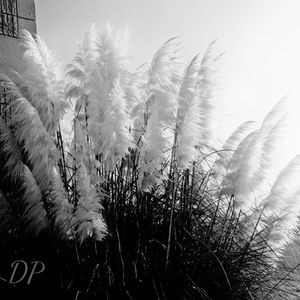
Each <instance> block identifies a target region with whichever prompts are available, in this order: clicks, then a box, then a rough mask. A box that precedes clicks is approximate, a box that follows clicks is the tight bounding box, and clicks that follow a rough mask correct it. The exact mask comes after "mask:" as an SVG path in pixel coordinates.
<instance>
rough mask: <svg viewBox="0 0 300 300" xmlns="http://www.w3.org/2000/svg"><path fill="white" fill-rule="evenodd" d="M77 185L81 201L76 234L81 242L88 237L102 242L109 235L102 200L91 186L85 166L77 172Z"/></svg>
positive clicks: (76, 216)
mask: <svg viewBox="0 0 300 300" xmlns="http://www.w3.org/2000/svg"><path fill="white" fill-rule="evenodd" d="M77 184H78V192H79V200H78V205H77V208H76V212H75V215H74V221H73V226H74V230H75V233H76V235H77V237H78V238H79V240H80V241H81V242H83V241H84V240H85V239H86V238H88V237H94V238H95V239H97V240H101V239H103V238H104V236H105V235H106V233H107V228H106V224H105V222H104V220H103V217H102V213H101V210H102V206H101V204H100V200H101V199H100V197H99V195H97V192H96V190H95V188H94V187H93V186H92V184H91V180H90V177H89V175H88V173H87V170H86V168H85V166H84V164H81V166H80V167H79V169H78V171H77Z"/></svg>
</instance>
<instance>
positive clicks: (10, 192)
mask: <svg viewBox="0 0 300 300" xmlns="http://www.w3.org/2000/svg"><path fill="white" fill-rule="evenodd" d="M24 45H25V48H26V51H25V54H24V59H25V61H26V63H27V70H26V72H25V73H24V74H22V78H23V79H24V83H25V85H27V92H26V89H24V88H18V87H17V86H16V85H14V84H13V83H12V82H11V81H10V80H9V79H7V78H5V77H2V79H3V80H4V81H5V82H6V84H7V89H8V93H9V95H10V97H11V104H10V108H11V112H12V115H11V123H10V124H5V122H4V121H3V120H1V119H0V146H1V147H0V149H1V151H0V161H1V164H2V165H3V168H2V169H1V170H0V179H1V180H0V217H1V220H0V224H1V228H0V229H1V232H2V231H3V230H4V229H7V228H12V229H11V232H13V234H11V235H10V234H8V235H5V236H4V235H2V236H3V242H4V243H6V244H8V245H10V247H13V248H14V249H15V253H16V255H25V253H26V249H27V248H28V249H31V250H32V251H37V250H36V249H40V248H39V247H42V249H43V253H44V255H45V256H46V257H47V260H49V261H50V262H51V265H53V269H54V271H53V272H57V274H58V275H59V276H57V278H59V283H56V284H55V285H54V287H53V288H54V290H56V291H57V293H61V294H62V293H65V294H66V295H67V296H68V297H71V298H72V299H78V297H82V298H86V299H99V298H101V299H102V298H103V299H141V298H145V297H146V298H148V299H270V298H274V297H275V298H276V297H277V298H278V299H284V297H285V298H288V297H290V296H291V295H293V294H296V293H297V291H296V290H295V288H294V283H293V279H294V274H295V272H294V271H295V269H296V267H297V263H296V264H294V265H293V266H291V265H289V264H286V263H285V257H284V255H283V253H285V252H284V251H285V250H286V249H287V248H288V247H290V245H291V244H292V243H293V240H294V238H295V236H296V234H297V230H298V228H297V226H298V216H299V213H300V211H299V204H298V198H299V187H298V184H297V180H296V179H297V178H298V174H299V171H300V170H299V166H298V165H299V156H297V157H296V158H295V159H294V160H292V161H291V162H290V164H288V166H286V167H285V168H283V167H284V165H283V164H281V165H280V167H282V168H283V170H282V171H281V172H279V170H278V167H277V166H276V165H275V164H276V161H274V159H276V157H278V156H280V154H281V151H280V149H281V146H283V145H282V144H283V143H284V138H283V136H284V132H285V130H286V129H285V125H286V123H285V120H286V118H287V114H286V112H287V104H286V102H285V100H283V101H281V102H279V103H278V104H277V105H276V106H275V107H274V108H273V109H272V110H271V112H270V113H269V114H268V115H267V116H266V118H265V120H264V121H263V122H262V124H261V126H260V127H259V126H257V124H255V123H254V122H251V121H248V122H244V123H243V124H241V125H240V126H239V127H238V128H237V129H236V130H235V131H234V132H233V133H232V134H231V135H230V137H229V138H228V139H227V140H226V141H225V142H223V143H222V145H223V146H222V147H219V144H220V140H221V139H220V135H219V134H218V132H217V130H216V128H217V127H218V126H217V123H218V121H220V120H217V117H216V116H217V109H218V106H219V104H218V101H220V100H219V99H217V97H216V82H217V81H216V79H215V62H216V61H217V59H218V58H219V55H214V54H213V48H214V47H215V46H214V45H213V44H211V45H210V46H209V47H208V49H207V51H206V52H205V54H204V56H203V57H202V59H201V58H200V56H199V55H197V56H195V57H194V58H193V59H192V60H190V61H189V63H188V64H187V65H185V64H184V63H183V62H182V60H181V58H180V51H179V43H178V39H177V38H172V39H170V40H168V41H167V42H166V43H165V44H164V45H163V46H162V47H161V48H159V50H158V51H157V52H156V53H155V55H154V58H153V60H152V62H151V64H150V66H148V67H142V68H139V69H137V70H136V71H131V70H129V61H130V59H129V57H130V55H129V52H128V51H129V49H128V46H127V45H128V33H127V31H126V30H122V29H121V30H115V29H113V28H112V27H110V26H109V25H108V26H107V27H106V28H105V29H104V30H103V31H102V32H100V33H98V32H97V31H96V30H95V28H94V27H91V28H90V30H89V31H87V33H86V34H85V35H84V38H83V42H82V43H81V44H80V45H79V50H78V53H77V54H76V55H75V57H74V59H73V60H72V62H71V63H70V64H69V65H68V66H67V67H66V78H65V79H64V80H62V77H61V75H60V70H59V68H58V67H57V64H56V63H55V59H54V57H53V56H52V54H51V52H50V51H49V50H48V49H47V47H46V45H45V43H44V42H43V41H42V40H41V39H40V37H36V38H33V37H32V36H30V35H29V34H28V33H26V32H25V34H24ZM65 139H67V140H65ZM276 172H277V173H276ZM13 187H14V188H15V187H17V189H14V188H13ZM20 215H23V218H22V219H20V218H19V216H20ZM3 220H4V221H3ZM2 229H3V230H2ZM4 237H5V239H4ZM32 240H33V241H37V244H38V245H39V246H38V247H37V248H35V246H34V247H33V246H32V243H29V242H28V244H27V241H32ZM42 241H43V242H42ZM22 242H23V243H24V242H25V243H24V244H23V246H21V244H22ZM145 295H146V296H145Z"/></svg>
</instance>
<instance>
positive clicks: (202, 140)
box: [195, 42, 220, 155]
mask: <svg viewBox="0 0 300 300" xmlns="http://www.w3.org/2000/svg"><path fill="white" fill-rule="evenodd" d="M213 44H214V42H212V43H211V44H210V45H209V47H208V49H207V50H206V52H205V54H204V56H203V58H202V61H201V65H200V69H199V71H198V78H197V83H196V91H195V92H196V95H197V97H198V99H199V110H200V120H199V122H200V130H201V131H200V135H199V150H200V152H204V155H205V154H210V153H211V152H212V151H213V149H215V147H216V146H217V142H219V141H218V139H219V137H218V135H217V132H218V131H219V130H218V125H217V120H218V117H217V113H218V112H217V105H216V99H215V98H216V95H215V91H216V88H215V87H216V82H217V81H216V78H215V77H216V76H215V73H216V72H215V69H214V68H215V62H216V61H217V59H218V58H219V57H220V55H219V56H217V57H214V55H213V53H212V50H213Z"/></svg>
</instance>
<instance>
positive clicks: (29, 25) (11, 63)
mask: <svg viewBox="0 0 300 300" xmlns="http://www.w3.org/2000/svg"><path fill="white" fill-rule="evenodd" d="M1 1H6V0H0V2H1ZM15 1H17V12H18V37H10V36H5V35H1V34H0V72H1V73H4V74H6V75H8V76H9V77H11V78H12V79H13V80H15V81H18V80H17V77H16V76H15V75H13V72H12V69H13V70H15V71H17V72H19V73H22V72H23V71H24V63H23V60H22V57H23V53H24V49H23V47H22V45H21V42H22V39H21V36H22V30H23V29H26V30H28V31H29V32H30V33H36V31H37V29H36V15H35V4H34V0H15Z"/></svg>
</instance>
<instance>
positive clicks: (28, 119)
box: [12, 98, 57, 193]
mask: <svg viewBox="0 0 300 300" xmlns="http://www.w3.org/2000/svg"><path fill="white" fill-rule="evenodd" d="M12 124H13V127H14V130H15V132H14V135H15V137H16V140H17V142H18V144H19V145H22V147H24V149H25V151H26V153H27V155H28V160H29V161H30V163H31V164H32V173H33V176H34V177H35V179H36V181H37V183H38V186H39V188H40V189H41V191H42V193H43V192H45V191H48V190H49V182H50V179H51V173H52V168H53V166H54V165H55V164H56V161H57V149H56V147H55V145H54V143H53V140H52V138H51V136H50V135H49V134H48V132H47V131H46V129H45V127H44V125H43V124H42V122H41V120H40V118H39V114H38V112H37V110H36V109H35V108H34V107H33V106H32V105H31V104H30V103H29V102H28V101H27V99H25V98H18V99H16V100H14V102H13V104H12Z"/></svg>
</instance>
